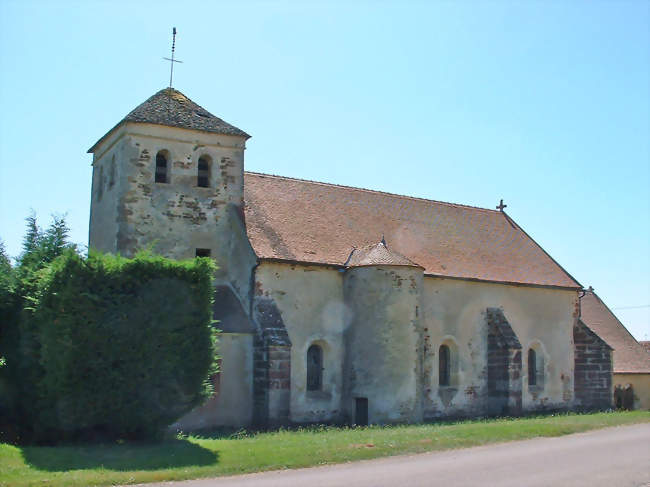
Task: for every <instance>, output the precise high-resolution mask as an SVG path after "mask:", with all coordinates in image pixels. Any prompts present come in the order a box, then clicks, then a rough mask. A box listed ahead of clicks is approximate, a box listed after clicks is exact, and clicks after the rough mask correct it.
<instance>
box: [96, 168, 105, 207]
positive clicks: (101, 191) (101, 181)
mask: <svg viewBox="0 0 650 487" xmlns="http://www.w3.org/2000/svg"><path fill="white" fill-rule="evenodd" d="M98 180H99V182H98V184H97V201H101V200H102V196H103V195H104V166H100V167H99V178H98Z"/></svg>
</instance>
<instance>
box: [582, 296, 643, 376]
mask: <svg viewBox="0 0 650 487" xmlns="http://www.w3.org/2000/svg"><path fill="white" fill-rule="evenodd" d="M580 307H581V319H582V321H583V322H584V323H585V324H586V325H587V326H588V327H589V328H591V330H593V331H594V333H596V334H597V335H598V336H599V337H600V338H602V339H603V340H605V341H606V342H607V344H608V345H610V346H611V347H612V348H613V349H614V372H615V373H621V374H622V373H650V353H648V352H647V351H646V350H645V349H644V348H643V346H642V345H641V344H640V343H639V342H637V341H636V340H635V338H634V337H633V336H632V335H631V334H630V332H629V331H627V329H626V328H625V326H623V323H621V322H620V321H619V320H618V318H616V316H615V315H614V313H612V312H611V311H610V309H609V308H608V307H607V306H606V305H605V303H603V301H602V300H601V299H600V298H599V297H598V296H597V295H596V293H594V292H591V291H587V292H586V293H585V295H584V296H583V297H582V299H580Z"/></svg>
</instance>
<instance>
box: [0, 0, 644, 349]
mask: <svg viewBox="0 0 650 487" xmlns="http://www.w3.org/2000/svg"><path fill="white" fill-rule="evenodd" d="M649 9H650V2H647V1H641V0H639V1H632V2H630V1H611V2H602V1H601V2H599V1H595V2H587V1H585V2H580V1H575V2H569V1H561V2H553V1H540V2H535V1H527V2H524V1H517V2H506V1H502V2H499V1H474V2H469V1H467V2H462V1H458V2H416V1H411V2H408V1H407V2H361V1H358V2H355V1H345V2H333V1H332V2H309V3H307V4H305V2H297V1H296V2H207V1H206V2H197V3H194V2H192V1H187V0H186V1H180V0H177V1H174V2H164V1H155V2H147V1H133V2H119V1H111V2H100V1H83V2H65V1H58V2H56V1H47V2H45V1H43V2H35V1H28V0H20V1H12V0H0V70H1V71H0V72H1V73H2V74H1V78H0V238H2V240H4V242H5V244H6V245H7V248H8V251H9V253H10V254H11V255H14V256H15V255H17V254H18V253H19V252H20V243H21V239H22V236H23V234H24V230H25V226H24V218H25V217H26V216H27V215H28V214H29V212H30V208H31V209H34V210H35V211H36V213H37V215H38V217H39V219H40V221H41V223H43V224H46V223H47V222H48V220H49V215H50V214H51V213H67V215H68V222H69V224H70V226H71V228H72V239H73V240H74V241H76V242H79V243H82V244H87V241H88V216H89V201H90V182H91V167H90V163H91V156H90V155H89V154H86V150H87V149H88V148H89V147H90V146H91V145H92V144H93V143H94V142H95V141H96V140H97V139H98V138H99V137H101V136H102V135H103V134H104V133H106V132H107V131H108V130H109V129H110V128H111V127H113V125H115V123H117V122H118V121H119V120H120V119H121V118H122V117H124V115H126V114H127V113H128V112H129V111H130V110H131V109H133V108H134V107H135V106H137V105H138V104H140V103H141V102H143V101H144V100H145V99H147V98H148V97H149V96H151V95H152V94H153V93H155V92H156V91H158V90H159V89H161V88H163V87H165V86H166V85H167V83H168V81H169V79H168V78H169V66H168V63H166V62H164V61H163V60H162V59H161V58H162V57H163V56H168V55H169V48H170V43H171V28H172V26H176V27H177V29H178V37H177V56H178V58H179V59H181V60H182V61H184V63H183V64H180V65H177V67H176V71H175V83H174V85H175V87H176V88H178V89H180V90H181V91H183V92H184V93H185V94H186V95H187V96H189V97H190V98H192V99H193V100H194V101H196V102H197V103H199V104H200V105H202V106H203V107H205V108H206V109H207V110H209V111H210V112H212V113H214V114H215V115H217V116H219V117H221V118H223V119H225V120H226V121H228V122H230V123H232V124H234V125H236V126H238V127H240V128H242V129H243V130H245V131H247V132H248V133H250V134H251V135H252V136H253V138H252V139H251V140H249V142H248V149H247V151H246V167H247V169H248V170H252V171H259V172H266V173H274V174H280V175H284V176H293V177H299V178H307V179H315V180H320V181H327V182H332V183H338V184H345V185H351V186H361V187H366V188H371V189H377V190H382V191H389V192H393V193H400V194H407V195H414V196H419V197H424V198H431V199H436V200H442V201H449V202H455V203H464V204H469V205H476V206H481V207H487V208H494V206H496V204H497V203H498V202H499V199H500V198H504V200H505V202H506V203H507V204H508V208H507V211H508V213H509V214H510V215H511V216H512V217H513V218H514V219H515V220H516V221H517V222H518V223H519V224H520V225H522V226H523V227H524V228H525V229H526V231H527V232H528V233H529V234H530V235H531V236H532V237H533V238H535V240H536V241H537V242H538V243H539V244H540V245H542V246H543V247H544V248H545V249H546V250H547V251H548V252H549V253H550V254H551V255H552V256H553V257H554V258H555V259H556V260H557V261H558V262H559V263H560V264H561V265H562V266H563V267H564V268H565V269H567V270H568V271H569V272H570V273H571V274H572V275H573V276H574V277H575V278H576V279H577V280H578V281H579V282H580V283H581V284H583V285H584V286H585V287H586V286H589V285H592V286H594V288H595V289H596V292H597V293H598V294H599V295H600V297H601V298H603V299H604V301H605V302H606V303H607V304H608V305H609V306H610V307H611V308H614V310H615V312H616V314H617V315H618V316H619V318H621V320H622V321H623V322H624V324H625V325H627V327H628V329H629V330H630V331H631V332H632V333H633V334H634V335H635V336H636V337H637V338H638V339H646V340H650V308H649V307H648V305H649V304H650V280H649V276H650V147H649V134H650V126H649V125H650V34H649V33H650V13H649ZM631 307H635V308H631ZM623 308H626V309H623Z"/></svg>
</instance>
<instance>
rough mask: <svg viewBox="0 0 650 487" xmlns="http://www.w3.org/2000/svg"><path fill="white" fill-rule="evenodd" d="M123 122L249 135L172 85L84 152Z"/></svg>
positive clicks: (137, 109)
mask: <svg viewBox="0 0 650 487" xmlns="http://www.w3.org/2000/svg"><path fill="white" fill-rule="evenodd" d="M125 122H133V123H152V124H155V125H166V126H168V127H180V128H184V129H191V130H201V131H203V132H213V133H216V134H223V135H236V136H239V137H246V138H248V137H250V136H249V135H248V134H247V133H246V132H244V131H243V130H240V129H238V128H237V127H235V126H234V125H230V124H229V123H227V122H224V121H223V120H221V119H220V118H219V117H215V116H214V115H212V114H211V113H210V112H208V111H207V110H206V109H204V108H202V107H201V106H199V105H197V104H196V103H194V102H193V101H192V100H190V99H189V98H188V97H186V96H185V95H184V94H183V93H181V92H180V91H178V90H175V89H173V88H165V89H162V90H160V91H159V92H158V93H156V94H155V95H153V96H152V97H150V98H149V99H148V100H147V101H145V102H144V103H142V104H141V105H139V106H137V107H136V108H135V109H133V110H132V111H131V112H130V113H129V114H128V115H127V116H126V117H124V118H123V119H122V120H121V121H120V122H119V123H118V124H117V125H116V126H115V127H113V128H112V129H111V130H109V131H108V132H107V133H106V135H104V137H102V138H101V139H99V140H98V141H97V142H96V143H95V145H93V146H92V147H91V148H90V149H89V150H88V152H94V150H95V147H96V146H97V145H98V144H99V143H100V142H101V141H102V140H103V139H104V138H105V137H106V136H107V135H108V134H110V133H111V132H112V131H113V130H115V129H116V128H117V127H118V126H120V125H121V124H123V123H125Z"/></svg>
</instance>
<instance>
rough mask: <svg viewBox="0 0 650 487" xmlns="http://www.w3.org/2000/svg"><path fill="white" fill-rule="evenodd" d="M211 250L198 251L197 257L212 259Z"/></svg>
mask: <svg viewBox="0 0 650 487" xmlns="http://www.w3.org/2000/svg"><path fill="white" fill-rule="evenodd" d="M210 254H211V252H210V249H196V253H195V255H196V257H210Z"/></svg>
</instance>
